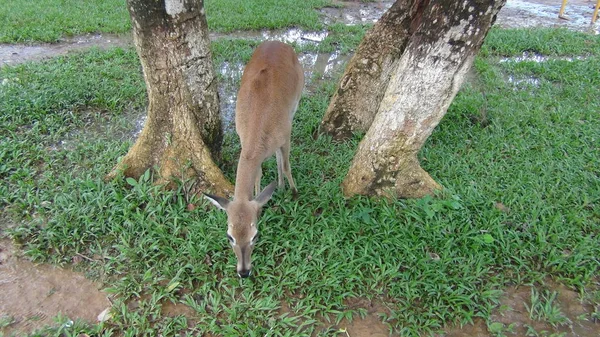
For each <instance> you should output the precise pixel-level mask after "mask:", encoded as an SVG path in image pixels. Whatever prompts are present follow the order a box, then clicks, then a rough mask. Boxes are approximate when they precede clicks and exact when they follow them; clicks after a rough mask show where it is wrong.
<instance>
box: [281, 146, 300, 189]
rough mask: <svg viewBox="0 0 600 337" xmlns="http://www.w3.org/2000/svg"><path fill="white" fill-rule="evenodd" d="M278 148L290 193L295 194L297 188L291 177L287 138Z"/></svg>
mask: <svg viewBox="0 0 600 337" xmlns="http://www.w3.org/2000/svg"><path fill="white" fill-rule="evenodd" d="M280 150H281V156H282V164H283V165H282V166H283V173H285V176H286V177H287V180H288V183H290V188H291V189H292V193H293V194H294V195H297V194H298V189H296V183H294V178H292V168H291V166H290V141H289V140H288V141H287V142H286V143H285V144H284V145H283V146H282V147H281V149H280Z"/></svg>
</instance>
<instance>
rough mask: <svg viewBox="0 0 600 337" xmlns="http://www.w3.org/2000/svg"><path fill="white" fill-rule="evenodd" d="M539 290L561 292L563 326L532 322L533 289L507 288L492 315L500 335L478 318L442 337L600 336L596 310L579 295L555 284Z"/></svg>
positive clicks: (547, 284) (492, 322)
mask: <svg viewBox="0 0 600 337" xmlns="http://www.w3.org/2000/svg"><path fill="white" fill-rule="evenodd" d="M536 289H538V291H543V290H548V291H550V292H557V293H558V296H557V299H556V301H555V302H556V303H554V302H553V305H554V306H555V307H556V308H558V309H559V311H560V312H559V313H558V315H561V316H562V317H564V319H563V323H561V324H555V325H552V324H550V323H549V322H547V321H545V320H543V319H541V320H535V319H532V318H531V317H530V316H531V315H530V310H529V308H531V307H532V300H531V298H532V288H531V287H530V286H521V287H513V288H508V289H506V290H505V292H504V294H503V296H502V297H501V298H500V303H499V305H498V306H497V308H496V309H495V310H494V311H493V312H492V315H491V317H490V325H491V324H495V326H496V327H497V329H498V330H497V333H496V334H494V333H492V332H490V329H489V328H488V325H487V324H486V322H485V321H484V320H482V319H479V318H478V319H475V320H474V322H473V324H469V325H465V326H463V327H459V326H455V327H449V328H447V329H446V330H445V331H446V332H445V333H443V334H441V335H440V337H492V336H497V335H500V336H507V337H508V336H564V337H597V336H600V321H598V320H595V319H593V318H592V317H591V313H593V312H594V307H593V306H592V305H590V304H588V303H586V302H585V301H583V300H582V299H581V298H580V296H579V294H578V293H577V292H575V291H573V290H571V289H569V288H567V287H565V286H564V285H560V284H557V283H555V282H552V281H547V282H546V283H545V285H542V286H539V287H536ZM497 323H499V324H497ZM500 333H502V334H500Z"/></svg>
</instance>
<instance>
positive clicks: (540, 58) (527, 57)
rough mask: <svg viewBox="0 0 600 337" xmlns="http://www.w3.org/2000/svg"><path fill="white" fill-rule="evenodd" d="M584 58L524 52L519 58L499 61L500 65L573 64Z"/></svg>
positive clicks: (506, 58)
mask: <svg viewBox="0 0 600 337" xmlns="http://www.w3.org/2000/svg"><path fill="white" fill-rule="evenodd" d="M585 59H586V57H585V56H576V57H554V56H544V55H541V54H537V53H531V52H524V53H523V54H522V55H521V56H516V57H503V58H501V59H500V61H499V62H500V63H511V62H512V63H516V62H536V63H542V62H547V61H567V62H573V61H574V60H585Z"/></svg>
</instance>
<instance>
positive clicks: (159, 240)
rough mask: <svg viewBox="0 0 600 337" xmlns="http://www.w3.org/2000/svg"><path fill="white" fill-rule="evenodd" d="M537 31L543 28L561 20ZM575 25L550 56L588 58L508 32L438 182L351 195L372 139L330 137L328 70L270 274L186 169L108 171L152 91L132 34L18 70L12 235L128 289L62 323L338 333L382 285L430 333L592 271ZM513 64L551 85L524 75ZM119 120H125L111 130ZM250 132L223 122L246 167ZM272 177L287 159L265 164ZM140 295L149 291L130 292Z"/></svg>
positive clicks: (7, 127) (301, 134) (594, 41)
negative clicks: (236, 245)
mask: <svg viewBox="0 0 600 337" xmlns="http://www.w3.org/2000/svg"><path fill="white" fill-rule="evenodd" d="M515 32H519V31H515ZM497 34H499V35H501V36H505V37H503V38H500V37H499V36H498V35H497ZM528 34H533V35H532V36H535V37H536V38H537V39H540V41H541V42H540V43H539V44H540V45H543V43H542V42H544V41H546V40H547V39H550V38H549V36H553V35H552V34H548V33H547V32H546V31H541V32H540V33H539V35H535V31H532V32H528ZM556 34H559V33H556ZM560 34H570V35H571V36H573V39H564V40H562V42H560V43H561V44H562V46H555V47H553V48H555V49H556V50H560V51H561V52H560V53H559V52H556V54H553V55H557V54H560V55H568V56H577V55H579V54H578V52H577V51H576V49H577V48H575V47H573V46H571V45H570V43H579V42H577V41H580V40H585V41H589V44H591V47H589V49H588V50H586V51H585V56H586V58H584V59H574V60H573V61H566V60H555V61H549V62H544V63H535V62H526V63H514V62H504V63H499V62H498V57H499V56H518V55H520V54H521V53H522V52H523V51H525V50H529V49H528V48H527V46H526V45H525V46H521V44H522V43H523V42H521V41H520V39H517V38H515V40H510V39H509V38H508V37H509V36H510V34H507V33H505V32H504V31H499V30H495V31H493V32H492V33H491V35H490V39H489V40H488V43H487V44H486V46H485V50H486V53H487V54H485V55H483V57H480V58H478V59H477V61H476V64H475V68H476V71H477V81H476V82H474V83H472V84H468V85H466V86H465V87H464V88H463V89H462V90H461V92H460V93H459V95H458V96H457V97H456V99H455V101H454V103H453V104H452V106H451V107H450V109H449V111H448V114H447V115H446V117H445V118H444V119H443V121H442V122H441V123H440V125H439V126H438V128H436V130H435V131H434V133H433V134H432V136H431V138H430V139H429V141H428V142H427V144H426V146H425V148H424V149H423V150H422V152H421V159H422V162H423V166H424V167H425V169H426V170H427V171H428V172H430V173H431V175H432V176H433V177H434V178H435V179H436V180H438V181H439V182H440V183H442V184H443V185H444V186H445V187H446V191H445V192H444V193H443V194H442V195H440V196H439V197H437V198H423V199H420V200H402V201H385V200H376V199H370V198H365V197H357V198H352V199H344V198H343V197H342V195H341V193H340V190H339V184H340V182H341V180H342V179H343V177H344V175H345V173H346V170H347V169H348V166H349V164H350V161H351V159H352V156H353V154H354V150H355V148H356V146H357V143H358V139H353V140H351V141H348V142H341V143H340V142H333V141H332V140H331V139H329V138H328V137H324V136H321V137H318V138H317V139H314V138H313V133H314V131H315V130H316V129H317V128H318V125H319V121H320V119H321V117H322V114H323V112H324V111H325V109H326V107H327V104H328V101H329V97H330V95H331V94H332V92H333V90H334V88H335V82H333V81H330V82H326V83H324V84H323V85H322V86H320V87H317V88H315V89H314V90H313V91H312V94H311V95H307V96H305V97H304V98H303V99H302V102H301V106H300V109H299V111H298V113H297V115H296V117H295V120H294V131H293V136H292V138H293V147H292V155H291V162H292V166H293V171H294V177H295V180H296V182H297V184H298V186H299V190H300V196H299V198H298V199H297V200H292V199H291V194H290V193H289V192H288V191H282V192H277V193H276V195H275V196H274V198H273V200H272V201H271V202H270V203H269V206H267V207H266V209H265V210H264V212H263V217H262V219H261V222H260V225H259V226H260V229H261V241H260V242H259V243H258V245H257V247H256V249H255V253H254V254H253V258H254V268H255V269H254V273H255V277H254V278H253V279H246V280H241V279H239V278H238V277H237V276H236V274H235V257H234V255H233V253H232V252H231V250H230V248H229V247H228V244H227V240H226V237H225V225H226V224H225V223H226V218H225V214H223V213H222V212H219V211H216V210H214V209H213V208H212V207H210V206H209V205H207V204H206V202H204V201H203V200H201V199H197V198H195V197H194V196H190V195H187V194H186V193H185V190H186V183H184V184H182V185H181V186H180V188H179V189H178V190H175V191H164V190H162V189H161V188H160V187H158V186H154V185H153V184H152V183H151V180H152V177H151V172H149V173H148V174H147V175H145V176H143V177H142V178H140V180H139V181H137V182H136V181H131V180H129V181H123V180H116V181H111V182H105V181H103V176H104V174H106V173H107V172H108V171H109V170H110V168H111V167H112V166H113V165H114V163H115V162H116V161H117V159H118V157H119V156H121V155H123V154H124V153H125V152H126V151H127V149H128V147H129V145H130V144H131V143H130V141H128V140H125V141H123V140H122V139H118V138H116V137H114V136H113V133H115V132H116V133H119V132H126V130H127V128H131V127H132V124H133V122H132V121H131V120H130V117H129V116H130V115H129V114H130V112H131V111H137V110H141V109H143V107H144V104H145V98H144V94H143V81H142V78H141V74H140V72H139V63H138V62H137V59H136V56H135V53H134V52H133V51H131V50H121V49H116V50H111V51H105V52H101V51H92V52H89V53H83V54H76V55H71V56H67V57H61V58H58V59H53V60H50V61H46V62H43V63H30V64H25V65H20V66H16V67H3V68H1V69H0V82H3V83H4V84H3V85H2V86H0V163H1V164H0V178H1V185H0V198H1V199H0V206H1V207H2V208H3V211H4V212H5V213H8V214H10V215H11V217H12V219H13V220H14V221H15V222H16V223H18V225H17V227H16V228H14V229H12V230H11V232H10V235H11V236H12V237H13V238H14V239H15V240H17V241H18V242H19V243H21V244H22V247H23V249H24V250H25V252H26V253H27V255H28V256H29V257H30V258H32V259H34V260H36V261H48V262H51V263H55V264H68V263H69V262H70V261H71V259H72V257H73V256H74V255H75V254H78V253H79V254H82V255H85V256H92V257H95V258H94V259H93V261H87V260H86V261H85V262H82V263H79V264H78V265H77V268H82V269H83V270H84V271H85V272H86V273H87V274H88V275H90V276H91V277H101V278H102V279H104V280H106V282H107V284H106V286H107V287H108V291H109V292H110V293H112V294H114V295H115V303H114V317H113V318H112V319H111V320H110V321H108V322H106V323H104V324H103V325H99V326H86V325H83V324H79V323H78V324H76V325H74V326H73V327H71V328H65V327H64V325H63V327H62V328H61V329H62V330H60V331H57V330H51V331H50V332H47V333H48V334H50V335H57V336H59V335H61V334H62V335H65V336H67V335H74V336H77V335H78V333H84V332H85V333H88V334H95V335H101V334H103V335H110V334H111V333H119V334H121V335H123V336H143V335H147V336H156V335H158V334H162V335H175V334H176V333H180V334H181V335H184V334H185V333H187V334H188V335H201V334H202V333H211V334H213V335H223V336H236V335H242V334H243V335H249V336H254V335H256V336H258V335H273V336H302V335H310V334H311V333H314V334H315V335H319V336H329V335H335V332H336V331H338V329H337V328H336V326H335V325H336V323H337V322H339V320H341V319H342V318H344V317H348V316H352V315H353V317H358V316H359V315H360V314H364V310H360V309H356V308H350V306H349V304H348V300H349V299H353V298H367V299H373V300H375V301H378V302H383V303H385V305H386V306H387V307H388V308H389V309H390V310H389V312H385V313H382V314H384V319H385V321H386V322H387V323H388V324H390V326H391V327H392V329H393V331H394V332H395V333H396V334H401V335H402V336H416V335H417V334H428V333H431V332H434V331H437V330H438V329H440V328H441V327H443V326H444V325H445V324H447V323H453V322H454V323H456V322H464V323H466V322H470V321H472V320H473V319H474V318H475V317H484V318H486V317H489V314H490V312H491V311H492V309H493V308H494V307H495V305H496V304H497V301H498V298H499V296H500V295H501V290H502V289H503V287H504V286H505V285H506V284H509V283H510V284H513V283H535V282H537V281H540V280H543V279H545V278H547V277H553V278H556V279H558V280H560V281H561V282H563V283H566V284H567V285H569V286H572V287H575V288H577V289H580V290H582V289H584V288H585V287H586V286H588V285H589V284H590V282H592V280H593V279H594V277H596V275H598V272H599V270H598V269H599V263H598V256H600V242H599V239H598V238H599V234H600V225H599V223H600V221H599V220H600V204H599V202H600V178H599V176H600V172H599V169H598V165H597V163H598V162H599V161H600V152H599V151H598V145H597V144H598V130H600V118H599V116H598V114H597V113H596V112H597V111H600V101H598V99H597V98H598V97H600V85H599V84H600V75H599V73H598V71H597V65H598V64H599V61H600V52H599V51H598V43H599V40H598V37H592V36H589V35H582V34H576V33H565V32H561V33H560ZM513 35H515V36H517V34H516V33H514V32H513ZM552 41H554V40H552ZM246 44H250V45H249V46H248V45H246ZM254 44H255V42H252V41H250V42H246V43H244V42H242V41H237V40H234V41H225V42H222V44H216V45H213V50H214V53H215V59H216V60H218V61H217V62H218V63H220V62H224V61H228V60H229V61H235V62H237V61H239V60H244V59H245V58H247V57H248V55H249V53H250V52H251V50H252V46H253V45H254ZM348 45H350V43H349V44H348ZM517 46H521V47H517ZM327 48H329V47H327ZM502 50H507V51H508V50H512V51H511V52H506V51H502ZM568 50H573V52H572V53H567V52H566V51H568ZM217 67H218V64H217ZM508 76H513V77H515V78H527V77H535V78H537V79H538V81H539V82H538V83H539V84H538V85H526V86H525V87H524V88H522V87H515V85H513V84H511V83H508V82H507V80H506V79H507V78H508ZM519 88H520V89H519ZM482 107H486V108H485V109H484V110H485V116H484V117H482V116H481V114H482V109H483V108H482ZM482 120H485V121H486V123H481V121H482ZM104 124H112V125H113V127H112V128H108V129H106V130H105V129H101V130H99V131H98V130H96V129H95V126H97V125H104ZM82 130H83V131H82ZM65 139H67V140H69V139H75V140H76V141H74V142H73V143H71V144H72V145H70V146H64V144H63V143H61V141H62V140H65ZM237 149H238V145H237V143H236V139H235V137H233V136H231V135H230V136H228V137H226V141H225V144H224V154H223V157H224V159H225V161H224V164H223V168H224V169H225V170H226V171H225V173H226V174H227V175H228V176H229V177H233V170H234V167H235V165H233V163H235V158H236V157H237V153H238V150H237ZM274 178H275V162H274V160H271V161H269V162H268V163H267V165H266V167H265V177H264V180H263V181H264V182H267V181H270V180H273V179H274ZM190 203H192V204H195V205H197V206H198V207H197V208H195V209H194V210H189V208H188V204H190ZM496 203H502V205H504V207H505V208H503V210H504V211H503V210H501V209H499V207H497V206H496V207H495V204H496ZM565 252H568V254H567V253H565ZM131 300H136V301H138V304H139V305H138V306H137V307H135V308H132V307H128V306H127V303H128V301H131ZM167 301H173V302H178V303H184V304H187V305H188V306H190V307H191V308H192V309H193V310H194V312H195V315H194V317H191V318H186V317H183V316H178V317H167V316H166V315H164V313H163V306H164V305H165V303H166V302H167ZM282 306H285V307H287V308H290V310H289V312H284V311H282V310H281V308H282ZM542 309H543V308H542ZM542 309H540V310H542ZM532 310H533V309H532ZM540 310H537V309H536V312H543V311H540ZM316 323H318V324H316Z"/></svg>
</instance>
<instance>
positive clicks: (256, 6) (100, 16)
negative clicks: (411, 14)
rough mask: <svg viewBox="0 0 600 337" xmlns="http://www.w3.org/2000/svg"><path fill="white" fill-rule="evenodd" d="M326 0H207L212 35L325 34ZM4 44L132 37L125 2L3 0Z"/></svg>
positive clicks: (0, 25) (1, 40)
mask: <svg viewBox="0 0 600 337" xmlns="http://www.w3.org/2000/svg"><path fill="white" fill-rule="evenodd" d="M327 4H329V1H327V0H309V1H293V0H285V1H281V0H269V1H264V0H245V1H241V2H240V1H232V0H207V1H205V2H204V5H205V9H206V15H207V20H208V25H209V27H210V30H211V31H219V32H231V31H235V30H249V29H279V28H287V27H292V26H296V27H301V28H303V29H307V30H321V29H323V24H322V23H321V22H320V20H319V15H318V12H317V11H316V10H315V9H317V8H320V7H323V6H325V5H327ZM0 8H2V11H0V43H24V42H27V43H30V42H56V41H58V40H59V39H61V38H64V37H68V36H73V35H80V34H85V33H127V32H129V30H130V29H131V22H130V19H129V13H128V12H127V7H126V2H125V0H103V1H90V0H39V1H37V0H36V1H29V0H0Z"/></svg>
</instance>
